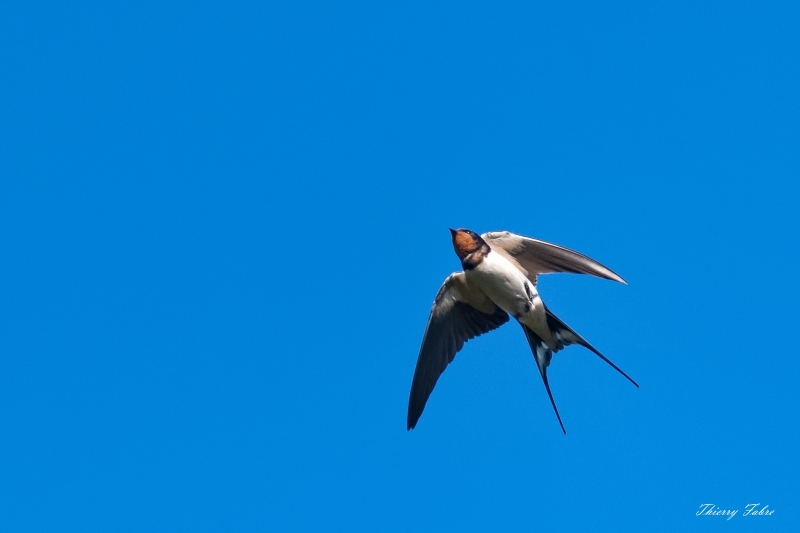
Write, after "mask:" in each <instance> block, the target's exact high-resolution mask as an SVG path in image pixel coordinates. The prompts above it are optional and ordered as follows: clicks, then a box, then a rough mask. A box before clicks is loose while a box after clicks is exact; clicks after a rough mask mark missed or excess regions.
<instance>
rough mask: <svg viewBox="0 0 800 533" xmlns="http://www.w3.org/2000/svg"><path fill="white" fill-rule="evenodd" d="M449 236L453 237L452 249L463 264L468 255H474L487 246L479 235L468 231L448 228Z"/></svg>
mask: <svg viewBox="0 0 800 533" xmlns="http://www.w3.org/2000/svg"><path fill="white" fill-rule="evenodd" d="M450 234H451V235H452V237H453V249H454V250H455V251H456V255H457V256H458V258H459V259H461V261H462V262H463V261H464V260H465V259H466V258H467V256H468V255H470V254H472V253H475V252H477V251H479V250H481V251H483V250H485V248H488V247H489V246H488V245H487V244H486V241H484V240H483V239H482V238H481V236H480V235H478V234H477V233H475V232H474V231H470V230H468V229H463V228H462V229H453V228H450Z"/></svg>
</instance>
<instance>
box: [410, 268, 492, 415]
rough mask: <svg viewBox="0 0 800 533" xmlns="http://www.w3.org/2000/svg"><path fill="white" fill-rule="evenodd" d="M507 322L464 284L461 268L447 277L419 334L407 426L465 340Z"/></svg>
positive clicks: (480, 293) (485, 298)
mask: <svg viewBox="0 0 800 533" xmlns="http://www.w3.org/2000/svg"><path fill="white" fill-rule="evenodd" d="M506 322H508V314H507V313H506V312H505V311H503V310H502V309H500V308H499V307H497V306H496V305H495V304H494V303H493V302H492V301H491V300H489V298H487V297H486V295H485V294H483V292H481V291H480V290H478V289H476V288H473V287H470V286H469V285H467V283H466V277H465V276H464V273H463V272H458V273H455V274H450V276H448V277H447V279H446V280H445V282H444V285H442V288H441V289H439V292H438V294H437V295H436V299H435V300H434V301H433V309H431V314H430V317H429V318H428V326H427V327H426V328H425V335H424V336H423V338H422V347H421V348H420V350H419V357H418V358H417V368H416V369H415V370H414V380H413V381H412V382H411V395H410V396H409V399H408V429H414V426H416V425H417V421H418V420H419V417H420V416H421V415H422V411H423V409H425V403H426V402H427V401H428V397H430V395H431V392H433V388H434V387H435V386H436V381H437V380H438V379H439V376H441V375H442V372H444V369H445V368H447V365H449V364H450V363H451V362H452V361H453V359H454V358H455V356H456V353H458V351H459V350H461V348H462V347H463V346H464V343H465V342H467V341H468V340H469V339H472V338H474V337H477V336H478V335H482V334H484V333H487V332H489V331H491V330H493V329H495V328H498V327H500V326H502V325H503V324H505V323H506Z"/></svg>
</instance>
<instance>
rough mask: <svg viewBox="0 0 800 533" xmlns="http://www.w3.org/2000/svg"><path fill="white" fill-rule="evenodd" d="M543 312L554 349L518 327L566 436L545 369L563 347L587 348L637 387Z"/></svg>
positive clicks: (587, 345)
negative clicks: (554, 342)
mask: <svg viewBox="0 0 800 533" xmlns="http://www.w3.org/2000/svg"><path fill="white" fill-rule="evenodd" d="M545 311H546V313H547V326H548V327H549V328H550V332H551V334H552V336H553V338H554V339H555V340H556V347H555V349H551V348H550V347H549V346H548V345H547V343H545V342H544V341H543V340H542V338H541V337H539V335H537V334H536V332H534V331H533V330H532V329H530V328H529V327H528V326H526V325H525V324H523V323H522V322H520V324H519V325H520V326H522V330H523V331H524V332H525V338H526V339H528V344H529V345H530V347H531V351H532V352H533V357H534V358H535V359H536V366H537V367H538V368H539V373H540V374H541V375H542V381H543V382H544V388H545V389H546V390H547V396H549V397H550V403H551V404H552V405H553V411H555V413H556V418H558V423H559V424H560V425H561V431H563V432H564V434H565V435H566V434H567V430H566V429H565V428H564V423H563V422H562V421H561V415H560V414H558V407H556V402H555V400H554V399H553V393H552V392H551V391H550V383H549V382H548V380H547V367H548V366H549V365H550V361H551V360H552V358H553V353H555V352H558V351H560V350H561V349H562V348H564V347H565V346H569V345H571V344H580V345H581V346H584V347H586V348H588V349H589V350H591V351H593V352H594V353H595V354H596V355H597V356H598V357H600V359H602V360H603V361H605V362H606V363H608V364H609V365H611V366H612V367H613V368H614V370H616V371H617V372H619V373H620V374H622V375H623V376H625V377H626V378H627V379H628V381H630V382H631V383H633V384H634V385H636V386H637V387H638V386H639V384H638V383H636V382H635V381H634V380H633V379H631V377H630V376H629V375H628V374H626V373H625V372H623V371H622V369H621V368H619V367H618V366H617V365H615V364H614V363H612V362H611V360H609V359H608V358H607V357H606V356H604V355H603V354H601V353H600V352H599V351H597V349H596V348H595V347H594V346H592V345H591V344H589V343H588V342H586V339H584V338H583V337H581V336H580V335H578V334H577V333H576V332H575V331H574V330H573V329H572V328H570V327H569V326H568V325H566V324H565V323H564V322H563V321H562V320H561V319H560V318H558V317H557V316H556V315H554V314H553V313H551V312H550V310H549V309H547V307H545Z"/></svg>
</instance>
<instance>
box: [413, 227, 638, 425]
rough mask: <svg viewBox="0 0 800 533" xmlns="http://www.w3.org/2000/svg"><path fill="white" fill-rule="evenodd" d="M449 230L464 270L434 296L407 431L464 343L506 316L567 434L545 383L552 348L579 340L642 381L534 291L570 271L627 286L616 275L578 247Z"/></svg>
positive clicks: (507, 234)
mask: <svg viewBox="0 0 800 533" xmlns="http://www.w3.org/2000/svg"><path fill="white" fill-rule="evenodd" d="M450 233H451V235H452V238H453V248H454V249H455V252H456V255H458V258H459V259H460V260H461V266H462V267H463V268H464V270H463V272H454V273H453V274H450V275H449V276H448V277H447V279H446V280H445V282H444V284H443V285H442V287H441V288H440V289H439V292H438V293H437V294H436V298H435V299H434V301H433V308H432V309H431V314H430V316H429V317H428V325H427V327H426V328H425V335H424V336H423V337H422V347H421V348H420V350H419V357H418V358H417V367H416V369H415V370H414V380H413V381H412V382H411V395H410V397H409V399H408V429H409V430H411V429H414V427H415V426H416V425H417V422H418V421H419V417H420V416H422V411H423V409H425V404H426V403H427V401H428V398H429V397H430V395H431V392H433V388H434V387H435V386H436V381H437V380H438V379H439V376H441V375H442V372H444V369H445V368H447V365H449V364H450V363H452V362H453V358H455V355H456V353H458V351H459V350H461V348H462V347H463V346H464V343H465V342H467V341H468V340H469V339H472V338H474V337H477V336H479V335H482V334H484V333H488V332H489V331H492V330H493V329H496V328H499V327H500V326H502V325H503V324H505V323H506V322H508V320H509V315H511V316H512V317H514V318H515V319H516V320H517V322H518V323H519V324H520V326H522V330H523V331H524V332H525V338H526V339H527V340H528V344H529V345H530V347H531V351H532V352H533V357H534V358H535V359H536V365H537V366H538V368H539V373H540V374H541V375H542V381H543V382H544V387H545V389H546V390H547V395H548V396H549V397H550V403H551V404H552V405H553V410H554V411H555V413H556V418H558V423H559V424H560V425H561V430H562V431H563V432H564V433H565V434H566V433H567V430H566V429H565V428H564V423H563V422H562V421H561V415H559V414H558V408H557V407H556V402H555V400H553V393H552V392H551V391H550V384H549V383H548V381H547V367H548V366H549V365H550V360H551V359H552V358H553V354H554V353H556V352H558V351H559V350H561V349H562V348H564V347H565V346H569V345H571V344H579V345H581V346H584V347H586V348H588V349H589V350H591V351H592V352H594V353H595V354H597V355H598V356H599V357H600V358H601V359H602V360H603V361H605V362H606V363H608V364H609V365H611V366H612V367H614V369H615V370H616V371H617V372H619V373H620V374H622V375H623V376H625V377H626V378H628V380H629V381H630V382H631V383H633V384H634V385H636V386H637V387H638V386H639V385H638V383H636V382H635V381H634V380H633V379H631V378H630V376H628V374H626V373H625V372H623V371H622V370H621V369H620V368H619V367H618V366H617V365H615V364H614V363H612V362H611V361H610V360H609V359H608V358H606V357H605V356H604V355H603V354H601V353H600V352H599V351H597V350H596V349H595V348H594V346H592V345H591V344H589V343H588V342H586V340H585V339H584V338H583V337H581V336H580V335H578V334H577V333H576V332H575V331H574V330H573V329H572V328H570V327H569V326H567V325H566V324H565V323H564V322H563V321H562V320H560V319H559V318H558V317H556V316H555V315H554V314H553V313H552V312H551V311H550V310H549V309H548V308H547V306H546V305H545V304H544V302H543V301H542V299H541V297H540V296H539V292H538V291H537V290H536V278H537V276H538V275H539V274H548V273H552V272H572V273H576V274H591V275H593V276H597V277H600V278H605V279H610V280H613V281H618V282H620V283H626V282H625V280H624V279H622V278H621V277H620V276H619V275H618V274H616V273H614V272H613V271H611V270H610V269H608V268H606V267H604V266H603V265H601V264H600V263H598V262H597V261H595V260H594V259H591V258H589V257H586V256H585V255H583V254H580V253H578V252H574V251H572V250H569V249H567V248H564V247H562V246H558V245H557V244H551V243H549V242H545V241H540V240H537V239H531V238H529V237H523V236H522V235H515V234H513V233H510V232H508V231H495V232H489V233H484V234H483V235H478V234H476V233H475V232H473V231H470V230H467V229H458V230H454V229H450Z"/></svg>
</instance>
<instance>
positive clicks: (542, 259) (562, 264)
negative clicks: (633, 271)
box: [481, 231, 626, 284]
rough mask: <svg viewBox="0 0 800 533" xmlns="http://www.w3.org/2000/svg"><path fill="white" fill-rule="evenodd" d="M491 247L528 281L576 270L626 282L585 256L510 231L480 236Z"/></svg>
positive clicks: (576, 271)
mask: <svg viewBox="0 0 800 533" xmlns="http://www.w3.org/2000/svg"><path fill="white" fill-rule="evenodd" d="M481 237H482V238H483V240H485V241H486V243H487V244H488V245H489V247H490V248H491V249H492V250H493V251H496V252H498V253H500V254H501V255H504V256H506V257H507V258H511V259H512V263H516V265H517V266H519V267H520V270H522V271H523V273H525V275H526V276H527V277H528V279H529V280H531V281H532V282H533V283H534V284H535V283H536V276H537V275H538V274H549V273H552V272H573V273H575V274H590V275H592V276H597V277H599V278H605V279H610V280H613V281H619V282H620V283H626V282H625V280H624V279H622V278H621V277H620V276H619V275H618V274H617V273H615V272H614V271H612V270H611V269H609V268H607V267H605V266H603V265H601V264H600V263H598V262H597V261H595V260H594V259H592V258H590V257H586V256H585V255H583V254H581V253H578V252H575V251H573V250H570V249H569V248H564V247H563V246H559V245H557V244H552V243H549V242H545V241H540V240H538V239H531V238H528V237H523V236H522V235H516V234H514V233H511V232H508V231H490V232H489V233H484V234H483V235H481Z"/></svg>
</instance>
